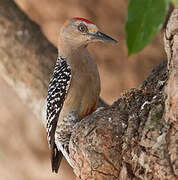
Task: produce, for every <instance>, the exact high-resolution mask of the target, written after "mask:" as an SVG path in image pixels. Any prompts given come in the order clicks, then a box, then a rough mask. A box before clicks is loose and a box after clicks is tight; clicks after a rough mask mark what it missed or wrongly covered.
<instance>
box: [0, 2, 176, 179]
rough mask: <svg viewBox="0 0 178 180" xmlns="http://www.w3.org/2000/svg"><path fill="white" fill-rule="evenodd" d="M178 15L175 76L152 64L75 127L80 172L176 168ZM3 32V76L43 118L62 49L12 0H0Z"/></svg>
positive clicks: (163, 174) (107, 175) (143, 174)
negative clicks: (134, 85) (137, 81)
mask: <svg viewBox="0 0 178 180" xmlns="http://www.w3.org/2000/svg"><path fill="white" fill-rule="evenodd" d="M177 19H178V10H177V9H176V10H174V12H173V15H172V16H171V18H170V21H169V24H168V26H167V33H166V36H165V37H166V38H165V39H166V41H165V42H166V49H167V54H168V62H169V63H168V69H169V77H168V71H167V65H166V63H165V62H164V63H162V64H160V65H159V66H158V67H156V68H154V70H153V71H152V73H151V74H150V75H149V77H148V78H147V80H146V81H145V82H144V83H143V84H142V85H141V87H140V88H139V89H132V90H130V91H128V92H127V93H125V94H124V95H123V96H122V97H121V98H120V99H118V100H117V101H116V102H115V103H114V104H113V105H112V106H110V107H105V108H104V109H101V110H99V111H97V112H95V113H93V114H92V115H91V116H88V117H87V118H85V119H84V120H82V121H81V122H80V123H79V124H77V126H76V127H75V130H74V132H73V134H72V137H71V141H70V153H71V158H72V160H73V162H74V165H75V166H74V172H75V174H76V175H77V178H78V179H97V180H102V179H103V180H104V179H108V180H112V179H171V178H172V179H176V177H177V176H178V172H177V169H176V168H177V161H176V160H177V157H176V150H177V149H176V135H177V134H176V128H177V126H176V122H177V121H176V120H177V119H178V115H177V112H178V103H177V102H178V93H177V92H178V87H177V86H178V84H177V83H176V82H177V79H176V78H178V77H177V76H178V74H177V70H176V67H177V66H178V65H177V64H178V50H177V49H178V27H177V24H178V22H177ZM0 34H1V41H0V57H1V61H0V70H1V76H3V77H4V79H6V80H7V82H8V83H9V84H10V85H11V87H12V88H13V89H15V91H16V92H17V94H18V95H19V97H20V98H21V99H22V101H23V102H24V104H26V105H27V106H28V107H29V108H30V109H31V110H32V112H33V113H34V114H35V115H36V117H37V118H38V119H42V116H43V115H44V105H45V98H46V95H47V87H48V83H49V78H50V76H51V73H52V70H53V67H54V64H55V62H56V57H57V50H56V48H55V47H53V45H52V44H50V43H49V42H48V41H47V39H46V38H45V37H44V36H43V34H42V33H41V31H40V28H39V27H38V26H37V25H36V24H35V23H34V22H32V21H31V20H29V19H28V17H27V16H26V15H24V13H23V12H21V11H20V10H19V8H18V7H17V6H16V5H15V4H14V2H13V1H12V0H0ZM167 79H168V81H167ZM165 87H166V88H165ZM165 89H166V94H167V97H168V98H167V99H166V94H165V92H164V91H165ZM165 102H166V106H165ZM104 105H105V104H104ZM104 105H103V106H104ZM43 119H44V118H43Z"/></svg>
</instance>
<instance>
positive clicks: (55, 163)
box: [51, 143, 63, 173]
mask: <svg viewBox="0 0 178 180" xmlns="http://www.w3.org/2000/svg"><path fill="white" fill-rule="evenodd" d="M62 156H63V155H62V153H61V151H60V150H58V149H57V146H56V144H55V143H54V147H53V148H52V149H51V166H52V172H55V173H58V170H59V166H60V163H61V160H62Z"/></svg>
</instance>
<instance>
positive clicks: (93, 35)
mask: <svg viewBox="0 0 178 180" xmlns="http://www.w3.org/2000/svg"><path fill="white" fill-rule="evenodd" d="M89 36H90V37H91V40H94V41H102V42H109V43H117V41H116V40H114V39H113V38H111V37H109V36H108V35H106V34H104V33H102V32H99V31H98V32H96V33H89Z"/></svg>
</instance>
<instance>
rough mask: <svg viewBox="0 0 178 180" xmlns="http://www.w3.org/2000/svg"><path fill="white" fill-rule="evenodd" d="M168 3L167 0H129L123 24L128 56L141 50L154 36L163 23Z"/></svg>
mask: <svg viewBox="0 0 178 180" xmlns="http://www.w3.org/2000/svg"><path fill="white" fill-rule="evenodd" d="M168 5H169V0H130V3H129V5H128V9H127V21H126V25H125V30H126V39H127V47H128V56H130V55H132V54H134V53H137V52H139V51H140V50H142V49H143V48H144V47H145V46H146V45H147V44H148V43H149V42H150V41H151V40H152V39H153V38H154V37H155V35H156V34H157V32H158V31H159V30H160V29H161V27H162V25H163V23H164V19H165V17H166V15H167V12H168ZM150 53H151V52H150Z"/></svg>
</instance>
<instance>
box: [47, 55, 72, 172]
mask: <svg viewBox="0 0 178 180" xmlns="http://www.w3.org/2000/svg"><path fill="white" fill-rule="evenodd" d="M70 81H71V69H70V66H69V64H67V62H66V61H65V59H63V58H62V57H59V58H58V60H57V62H56V66H55V69H54V72H53V76H52V78H51V80H50V83H49V87H48V96H47V123H46V131H47V138H48V144H49V148H50V151H51V165H52V171H55V172H56V173H57V172H58V169H59V165H60V162H61V159H62V153H61V152H60V150H58V149H57V146H56V143H55V131H56V126H57V122H58V118H59V114H60V111H61V109H62V106H63V104H64V101H65V97H66V95H67V92H68V89H69V86H70Z"/></svg>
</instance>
